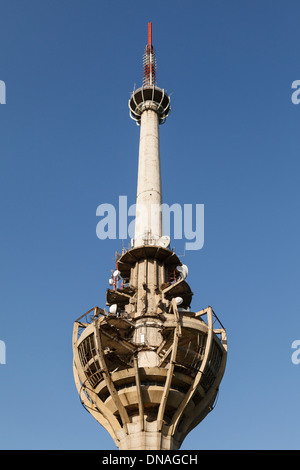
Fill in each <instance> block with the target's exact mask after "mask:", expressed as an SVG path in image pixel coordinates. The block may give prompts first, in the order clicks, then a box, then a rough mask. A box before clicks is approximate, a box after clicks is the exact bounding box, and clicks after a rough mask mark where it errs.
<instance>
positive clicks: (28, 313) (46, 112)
mask: <svg viewBox="0 0 300 470" xmlns="http://www.w3.org/2000/svg"><path fill="white" fill-rule="evenodd" d="M299 17H300V3H299V1H293V0H260V1H253V0H252V1H250V0H227V1H225V0H223V1H221V0H206V1H204V0H193V1H192V0H184V1H183V0H180V1H179V0H163V1H157V0H152V1H151V2H149V1H144V0H139V1H135V0H126V1H121V0H118V1H117V0H110V1H104V0H86V1H83V0H63V1H62V0H51V1H50V0H27V1H26V2H25V1H23V0H7V1H4V0H1V1H0V80H2V81H4V82H5V84H6V104H5V105H1V106H0V136H1V138H0V161H1V164H0V165H1V166H0V193H1V207H0V211H1V212H0V218H1V231H0V260H1V264H0V269H1V271H0V276H1V289H0V311H1V313H0V340H1V341H4V342H5V345H6V364H2V365H0V384H1V387H0V447H1V448H2V449H115V445H114V443H113V441H112V439H111V438H110V436H109V434H108V433H107V432H106V431H105V430H104V429H103V428H101V427H100V425H98V423H97V422H96V421H95V420H94V419H93V418H92V417H91V416H90V415H89V414H88V413H87V412H86V411H85V410H84V409H83V408H82V406H81V404H80V401H79V398H78V395H77V391H76V388H75V385H74V381H73V373H72V345H71V338H72V329H73V322H74V320H75V319H77V318H78V317H79V316H80V315H82V314H83V313H84V312H86V311H87V310H89V309H90V308H92V307H94V306H95V305H99V306H102V307H104V306H105V293H106V289H107V287H108V278H109V276H110V272H111V269H113V268H114V255H115V251H116V250H119V251H120V249H121V248H122V242H121V241H120V240H103V241H101V240H99V238H97V236H96V225H97V222H98V220H99V218H97V217H96V209H97V207H98V206H99V205H100V204H102V203H111V204H115V205H117V203H118V197H119V195H127V196H128V203H129V204H133V203H134V201H135V192H136V177H137V158H138V137H139V128H138V127H137V126H136V125H135V123H134V122H133V121H132V120H131V119H130V118H129V113H128V98H129V96H130V92H131V91H132V89H133V87H134V84H136V85H137V86H139V85H140V84H141V82H142V55H143V51H144V46H145V44H146V42H147V23H148V21H152V23H153V43H154V47H155V50H156V54H157V62H158V85H159V86H161V87H164V88H165V89H166V90H167V91H168V92H169V93H170V94H171V105H172V112H171V115H170V117H169V118H168V120H167V123H166V124H164V125H163V126H161V128H160V135H161V158H162V176H163V197H164V201H165V202H167V203H169V204H173V203H179V204H185V203H190V204H204V206H205V243H204V247H203V249H201V250H199V251H188V252H186V254H185V257H184V258H182V261H183V262H184V263H185V264H187V265H188V267H189V277H188V282H189V284H190V286H191V288H192V290H193V292H194V297H193V303H192V307H193V309H194V310H200V309H202V308H205V307H206V306H207V305H212V306H213V308H214V310H215V312H216V313H217V315H218V316H219V317H220V319H221V320H222V322H223V324H224V325H225V327H226V330H227V334H228V351H229V354H228V364H227V369H226V373H225V376H224V379H223V382H222V384H221V389H220V395H219V400H218V403H217V406H216V408H215V409H214V411H213V412H212V413H211V414H210V415H209V416H208V417H207V418H206V419H205V421H203V422H202V423H201V424H200V425H199V426H198V427H197V428H196V429H195V430H193V431H192V432H191V433H190V434H189V436H188V437H187V438H186V440H185V441H184V443H183V446H182V449H278V448H279V449H299V447H300V442H299V434H300V431H299V412H300V401H299V387H300V364H299V365H295V364H293V363H292V361H291V356H292V352H293V350H292V348H291V345H292V342H293V341H295V340H298V339H300V320H299V313H300V289H299V274H300V269H299V254H300V253H299V229H300V222H299V183H300V181H299V173H300V164H299V154H300V152H299V150H300V143H299V126H300V105H299V106H297V105H295V104H293V103H292V101H291V95H292V89H291V84H292V82H293V81H294V80H300V60H299V43H300V28H299ZM172 244H173V246H175V248H176V251H177V253H178V254H182V253H183V242H182V241H175V242H174V243H172Z"/></svg>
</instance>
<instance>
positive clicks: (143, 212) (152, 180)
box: [134, 102, 162, 246]
mask: <svg viewBox="0 0 300 470" xmlns="http://www.w3.org/2000/svg"><path fill="white" fill-rule="evenodd" d="M146 104H147V109H145V111H143V113H142V115H141V123H140V126H141V129H140V146H139V167H138V183H137V199H136V219H135V242H134V246H140V245H144V244H145V241H144V240H145V238H146V239H150V240H151V242H152V243H153V244H155V240H157V239H158V238H160V237H161V235H162V215H161V211H160V207H161V203H162V193H161V172H160V152H159V120H158V115H157V112H156V111H155V109H156V104H155V103H154V102H146V103H145V105H146Z"/></svg>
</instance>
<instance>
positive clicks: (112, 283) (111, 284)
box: [108, 278, 115, 286]
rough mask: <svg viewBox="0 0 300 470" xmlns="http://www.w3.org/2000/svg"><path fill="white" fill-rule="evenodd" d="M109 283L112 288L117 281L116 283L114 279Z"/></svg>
mask: <svg viewBox="0 0 300 470" xmlns="http://www.w3.org/2000/svg"><path fill="white" fill-rule="evenodd" d="M108 283H109V285H110V286H113V285H114V283H115V281H114V280H113V279H112V278H110V279H109V281H108Z"/></svg>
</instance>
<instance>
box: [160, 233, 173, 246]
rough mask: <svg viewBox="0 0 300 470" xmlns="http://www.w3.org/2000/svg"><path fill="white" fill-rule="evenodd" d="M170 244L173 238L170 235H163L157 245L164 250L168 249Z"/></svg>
mask: <svg viewBox="0 0 300 470" xmlns="http://www.w3.org/2000/svg"><path fill="white" fill-rule="evenodd" d="M170 243H171V238H170V237H169V236H168V235H163V236H162V237H160V239H159V240H158V242H157V244H158V245H159V246H161V247H162V248H168V246H169V245H170Z"/></svg>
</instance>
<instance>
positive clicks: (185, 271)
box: [176, 264, 189, 279]
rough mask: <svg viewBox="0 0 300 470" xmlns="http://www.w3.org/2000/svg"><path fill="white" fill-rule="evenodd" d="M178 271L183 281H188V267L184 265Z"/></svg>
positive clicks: (177, 268)
mask: <svg viewBox="0 0 300 470" xmlns="http://www.w3.org/2000/svg"><path fill="white" fill-rule="evenodd" d="M176 271H177V272H178V273H179V274H180V276H181V278H182V279H186V277H187V275H188V273H189V270H188V267H187V266H186V265H185V264H183V265H182V266H177V267H176Z"/></svg>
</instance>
